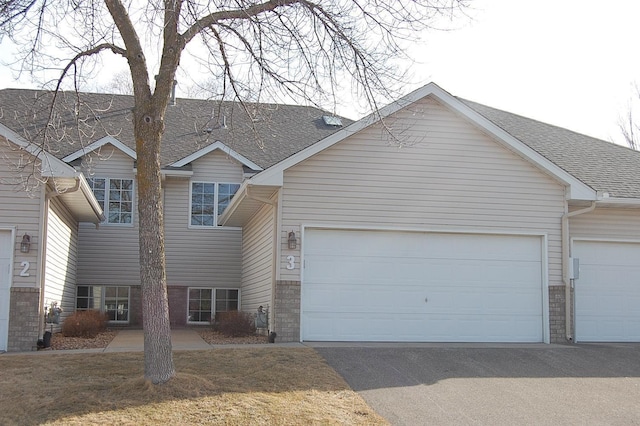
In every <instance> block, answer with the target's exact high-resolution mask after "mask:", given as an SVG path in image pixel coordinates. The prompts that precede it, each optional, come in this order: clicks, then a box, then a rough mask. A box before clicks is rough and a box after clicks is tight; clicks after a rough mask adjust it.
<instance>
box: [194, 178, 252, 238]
mask: <svg viewBox="0 0 640 426" xmlns="http://www.w3.org/2000/svg"><path fill="white" fill-rule="evenodd" d="M239 188H240V184H237V183H216V182H191V200H190V206H189V211H190V219H189V224H190V225H191V226H206V227H210V226H217V225H218V216H220V215H221V214H222V213H224V210H225V209H226V208H227V206H228V205H229V203H230V202H231V199H232V198H233V196H234V195H235V193H236V192H237V191H238V189H239Z"/></svg>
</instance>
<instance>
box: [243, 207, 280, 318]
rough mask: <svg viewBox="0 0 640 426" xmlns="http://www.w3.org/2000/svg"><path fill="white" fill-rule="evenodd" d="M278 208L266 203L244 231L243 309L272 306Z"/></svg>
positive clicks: (252, 310) (251, 310)
mask: <svg viewBox="0 0 640 426" xmlns="http://www.w3.org/2000/svg"><path fill="white" fill-rule="evenodd" d="M274 210H275V209H274V207H272V206H270V205H268V204H265V205H264V207H262V208H261V209H260V211H258V213H257V214H256V215H255V216H254V217H253V218H251V220H250V221H249V222H248V223H247V225H246V226H245V227H244V228H243V240H242V257H243V262H242V310H243V311H249V312H255V311H257V309H258V307H259V306H260V305H262V306H263V307H265V308H266V307H267V306H271V296H272V294H271V289H272V285H273V247H274V239H275V234H274V227H275V220H274V219H275V218H274Z"/></svg>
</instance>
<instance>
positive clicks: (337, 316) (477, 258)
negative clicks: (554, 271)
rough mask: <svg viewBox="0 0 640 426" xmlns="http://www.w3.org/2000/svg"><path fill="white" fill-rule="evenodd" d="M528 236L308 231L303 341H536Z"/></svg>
mask: <svg viewBox="0 0 640 426" xmlns="http://www.w3.org/2000/svg"><path fill="white" fill-rule="evenodd" d="M541 253H542V241H541V238H540V237H535V236H506V235H501V236H497V235H467V234H436V233H417V232H383V231H351V230H321V229H310V230H307V231H306V233H305V238H304V255H305V257H304V260H305V267H304V272H303V283H302V295H301V309H302V315H301V321H302V323H301V333H302V339H303V340H307V341H408V342H541V341H543V297H542V291H543V284H542V270H543V266H542V260H541Z"/></svg>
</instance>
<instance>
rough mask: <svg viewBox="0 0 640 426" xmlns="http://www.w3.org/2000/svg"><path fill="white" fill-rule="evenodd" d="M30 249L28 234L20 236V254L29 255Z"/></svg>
mask: <svg viewBox="0 0 640 426" xmlns="http://www.w3.org/2000/svg"><path fill="white" fill-rule="evenodd" d="M29 249H31V237H30V236H29V235H28V234H24V235H23V236H22V242H20V251H21V252H22V253H29Z"/></svg>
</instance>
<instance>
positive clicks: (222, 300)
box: [187, 287, 240, 324]
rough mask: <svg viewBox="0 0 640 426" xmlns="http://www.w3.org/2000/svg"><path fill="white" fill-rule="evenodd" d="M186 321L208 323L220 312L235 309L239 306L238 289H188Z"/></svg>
mask: <svg viewBox="0 0 640 426" xmlns="http://www.w3.org/2000/svg"><path fill="white" fill-rule="evenodd" d="M188 292H189V293H188V296H189V298H188V301H187V304H188V311H187V322H189V323H194V324H198V323H199V324H210V323H211V320H212V318H216V317H217V314H219V313H220V312H229V311H237V310H238V308H239V307H240V290H238V289H237V288H199V287H190V288H189V289H188Z"/></svg>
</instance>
